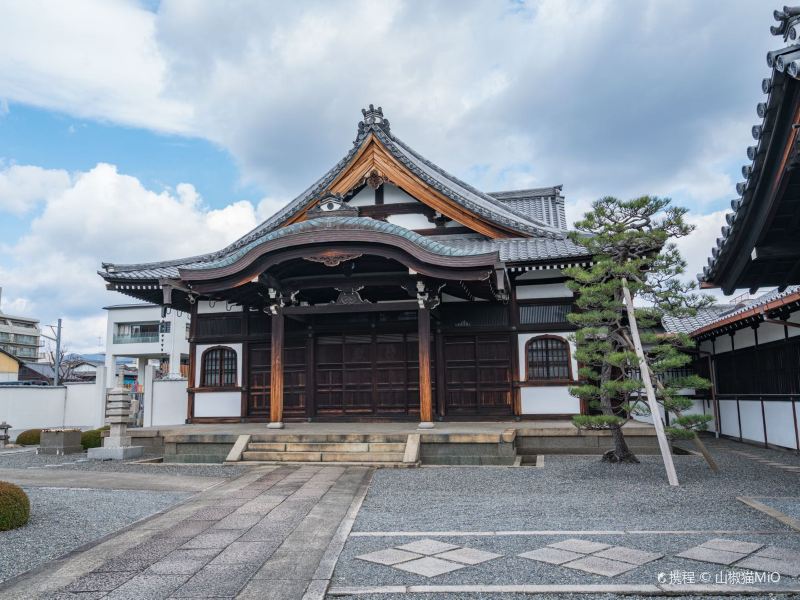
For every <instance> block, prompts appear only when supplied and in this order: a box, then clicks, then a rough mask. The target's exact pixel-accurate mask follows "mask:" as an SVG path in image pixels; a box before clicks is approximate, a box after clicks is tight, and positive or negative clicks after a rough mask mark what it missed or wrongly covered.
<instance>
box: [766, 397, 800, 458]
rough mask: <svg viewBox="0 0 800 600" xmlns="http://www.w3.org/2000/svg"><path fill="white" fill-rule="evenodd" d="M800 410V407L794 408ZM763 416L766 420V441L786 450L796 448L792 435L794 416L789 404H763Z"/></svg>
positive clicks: (795, 440)
mask: <svg viewBox="0 0 800 600" xmlns="http://www.w3.org/2000/svg"><path fill="white" fill-rule="evenodd" d="M795 409H800V407H795ZM764 416H765V417H766V420H767V441H768V442H769V443H770V444H777V445H778V446H784V447H786V448H794V449H796V450H798V449H800V448H797V438H796V437H795V434H794V415H792V403H791V402H765V403H764Z"/></svg>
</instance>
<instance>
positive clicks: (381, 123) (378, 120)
mask: <svg viewBox="0 0 800 600" xmlns="http://www.w3.org/2000/svg"><path fill="white" fill-rule="evenodd" d="M361 114H362V115H363V118H362V119H361V121H359V122H358V135H357V136H356V139H355V141H354V142H353V143H354V144H358V143H359V142H360V141H361V139H362V138H363V137H364V136H365V135H366V134H367V131H368V130H369V129H370V128H378V129H382V130H383V131H384V132H385V133H390V130H389V119H387V118H385V117H384V116H383V108H382V107H380V106H379V107H378V108H375V105H374V104H370V105H369V108H362V109H361Z"/></svg>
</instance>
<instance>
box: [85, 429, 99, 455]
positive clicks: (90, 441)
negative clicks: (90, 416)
mask: <svg viewBox="0 0 800 600" xmlns="http://www.w3.org/2000/svg"><path fill="white" fill-rule="evenodd" d="M102 445H103V435H102V433H101V432H100V430H99V429H90V430H88V431H84V432H83V433H82V434H81V446H83V449H84V450H88V449H89V448H99V447H100V446H102Z"/></svg>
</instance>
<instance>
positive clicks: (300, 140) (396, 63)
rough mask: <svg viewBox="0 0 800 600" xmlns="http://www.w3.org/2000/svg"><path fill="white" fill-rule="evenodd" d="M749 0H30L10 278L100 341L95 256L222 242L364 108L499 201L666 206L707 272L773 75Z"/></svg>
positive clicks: (298, 178) (172, 252)
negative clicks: (516, 197)
mask: <svg viewBox="0 0 800 600" xmlns="http://www.w3.org/2000/svg"><path fill="white" fill-rule="evenodd" d="M771 9H772V7H771V6H769V5H767V4H765V3H763V2H761V1H760V0H704V1H702V2H698V1H696V0H670V1H667V0H528V1H523V0H520V1H509V2H483V1H480V0H463V1H461V0H460V1H456V0H438V1H425V2H423V1H422V0H406V1H402V0H387V1H385V2H383V1H382V2H376V1H371V0H350V1H342V2H336V3H331V2H325V1H322V0H319V1H314V0H309V1H307V2H303V3H292V2H270V3H264V2H259V1H256V0H252V1H247V0H243V1H241V2H237V3H235V4H222V3H200V2H192V1H189V0H164V1H162V2H153V1H148V2H136V1H133V0H115V1H106V0H76V1H75V2H71V3H69V5H66V4H60V3H47V4H43V3H41V2H39V1H38V0H31V1H30V2H18V3H11V4H9V5H7V6H6V7H4V18H3V19H2V20H1V21H0V286H2V287H3V304H2V307H3V309H4V310H6V311H7V312H16V313H21V314H26V315H31V316H35V317H38V318H40V319H42V320H43V321H46V322H49V321H51V320H53V319H54V318H56V317H58V316H62V317H64V318H65V319H66V327H67V331H68V334H69V335H68V337H69V339H70V340H71V343H70V345H71V347H72V348H73V349H74V350H83V351H96V350H98V347H97V346H98V344H97V338H98V336H100V337H102V336H103V335H104V314H103V312H102V310H100V309H101V307H102V306H103V305H105V304H110V303H115V302H117V303H118V302H124V301H126V298H125V297H123V296H118V295H114V294H111V293H108V292H106V291H105V290H104V288H103V285H102V281H101V280H100V278H99V277H98V276H97V275H96V274H95V271H96V269H97V268H98V266H99V264H100V262H101V261H102V260H110V261H117V262H126V261H128V262H134V261H146V260H158V259H166V258H174V257H178V256H181V255H190V254H195V253H197V252H204V251H209V250H213V249H215V248H218V247H220V246H222V245H223V244H225V243H227V242H229V241H232V240H233V239H235V238H236V237H238V236H240V235H241V234H243V233H244V232H246V231H247V230H248V229H250V228H251V227H253V226H255V225H256V224H257V223H258V222H259V221H260V220H262V219H263V218H265V217H267V216H269V215H270V214H271V213H272V212H274V211H275V210H276V209H277V208H278V207H279V206H280V205H281V204H282V203H284V202H285V201H288V200H289V199H291V198H292V197H294V196H295V195H296V194H298V193H300V192H301V191H302V190H303V189H304V188H305V187H306V186H308V185H309V184H311V183H312V182H313V181H314V180H315V179H316V178H317V177H318V176H319V175H321V174H322V173H323V172H324V171H326V170H327V169H328V168H329V167H330V166H331V165H332V164H333V163H335V162H336V161H337V160H338V159H339V158H341V156H343V155H344V154H345V152H346V151H347V150H348V148H349V146H350V143H351V141H352V139H353V137H354V135H355V130H356V124H357V122H358V120H359V118H360V109H361V108H362V107H363V106H366V105H367V104H369V103H371V102H372V103H375V104H379V105H382V106H383V108H384V111H385V113H386V115H387V117H388V118H389V119H390V120H391V122H392V130H393V132H394V133H395V134H396V135H398V136H399V137H401V138H402V139H403V140H404V141H406V142H407V143H409V144H411V145H412V146H413V147H414V148H416V149H417V150H419V151H420V152H422V153H423V154H424V155H425V156H426V157H428V158H429V159H431V160H433V161H434V162H436V163H438V164H440V165H441V166H443V167H444V168H446V169H448V170H450V171H452V172H454V173H456V174H457V175H459V176H461V177H462V178H464V179H466V180H468V181H470V182H471V183H473V184H474V185H476V186H477V187H480V188H482V189H486V190H489V191H494V190H501V189H511V188H521V187H526V186H544V185H553V184H563V185H564V193H565V195H566V197H567V201H568V204H567V212H568V217H569V218H571V219H575V218H577V217H578V216H579V215H580V214H581V213H582V212H583V211H584V210H586V209H587V208H588V206H589V204H590V202H591V200H593V199H595V198H597V197H599V196H602V195H609V194H611V195H618V196H621V197H629V196H634V195H640V194H646V193H649V194H658V195H669V196H671V197H673V198H674V200H675V201H676V202H677V203H679V204H682V205H684V206H688V207H689V208H690V209H691V211H692V212H691V213H690V217H691V219H692V220H693V222H694V223H695V224H696V225H697V230H696V232H695V233H694V234H692V236H691V238H690V239H687V240H684V241H683V242H682V248H683V250H684V253H685V255H686V257H687V259H688V260H689V262H690V267H689V270H690V273H692V274H693V273H695V272H696V271H697V270H699V269H700V267H701V266H702V264H703V263H704V261H705V258H706V256H707V255H708V252H709V250H710V247H711V245H712V244H713V240H714V238H715V237H716V236H717V235H718V232H719V228H720V227H721V226H722V224H723V215H724V211H725V210H727V209H728V205H729V201H730V199H731V198H733V197H734V196H735V184H736V182H737V181H739V180H740V179H741V174H740V169H741V165H742V164H744V163H745V162H746V156H745V149H746V147H747V145H749V144H750V143H752V140H751V138H750V134H749V131H750V127H751V126H752V125H753V124H754V123H756V122H757V117H756V115H755V105H756V103H757V102H759V101H761V100H762V98H763V96H762V94H761V91H760V80H761V78H762V77H764V76H766V75H768V70H767V68H766V65H765V59H764V56H765V54H766V52H767V50H769V49H771V48H774V47H776V46H778V45H780V44H781V42H780V41H779V40H776V39H774V38H772V37H770V36H769V34H768V27H769V25H770V24H771V23H772V17H771Z"/></svg>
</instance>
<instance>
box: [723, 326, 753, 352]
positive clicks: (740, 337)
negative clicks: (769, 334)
mask: <svg viewBox="0 0 800 600" xmlns="http://www.w3.org/2000/svg"><path fill="white" fill-rule="evenodd" d="M759 333H760V332H759ZM759 337H761V336H760V335H759ZM728 338H729V339H730V336H728ZM733 345H734V347H735V348H736V349H737V350H740V349H742V348H749V347H750V346H755V345H756V336H755V335H754V334H753V330H752V329H751V328H750V327H748V328H747V329H739V330H738V331H737V332H736V335H735V336H733Z"/></svg>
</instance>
